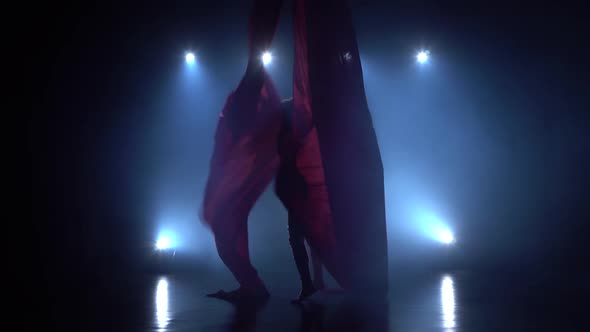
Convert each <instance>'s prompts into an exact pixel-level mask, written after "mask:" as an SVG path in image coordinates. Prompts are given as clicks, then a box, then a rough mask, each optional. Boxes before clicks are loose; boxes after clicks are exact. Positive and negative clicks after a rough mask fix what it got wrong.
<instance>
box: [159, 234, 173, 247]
mask: <svg viewBox="0 0 590 332" xmlns="http://www.w3.org/2000/svg"><path fill="white" fill-rule="evenodd" d="M171 247H172V241H170V238H169V237H166V236H163V237H161V238H159V239H158V241H156V249H158V250H166V249H170V248H171Z"/></svg>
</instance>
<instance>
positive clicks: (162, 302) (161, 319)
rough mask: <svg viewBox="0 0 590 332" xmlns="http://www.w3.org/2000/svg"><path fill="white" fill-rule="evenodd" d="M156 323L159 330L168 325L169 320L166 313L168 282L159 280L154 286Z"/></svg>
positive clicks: (163, 279)
mask: <svg viewBox="0 0 590 332" xmlns="http://www.w3.org/2000/svg"><path fill="white" fill-rule="evenodd" d="M155 302H156V303H155V304H156V323H157V324H158V327H159V328H160V330H162V329H164V328H165V327H166V326H167V325H168V321H169V320H170V317H169V311H168V280H166V278H160V280H159V281H158V285H157V286H156V299H155Z"/></svg>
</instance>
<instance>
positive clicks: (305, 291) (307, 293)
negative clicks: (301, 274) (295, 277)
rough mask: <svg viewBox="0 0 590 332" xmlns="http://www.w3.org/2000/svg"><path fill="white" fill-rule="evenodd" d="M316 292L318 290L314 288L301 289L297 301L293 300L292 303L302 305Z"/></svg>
mask: <svg viewBox="0 0 590 332" xmlns="http://www.w3.org/2000/svg"><path fill="white" fill-rule="evenodd" d="M316 291H317V290H316V288H315V287H314V286H308V287H303V288H302V289H301V292H299V296H298V297H297V298H296V299H293V300H291V303H294V304H298V303H301V302H303V301H305V300H306V299H307V298H308V297H310V296H312V295H313V294H314V293H315V292H316Z"/></svg>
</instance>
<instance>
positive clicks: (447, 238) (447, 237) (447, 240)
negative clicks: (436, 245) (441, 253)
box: [439, 229, 455, 244]
mask: <svg viewBox="0 0 590 332" xmlns="http://www.w3.org/2000/svg"><path fill="white" fill-rule="evenodd" d="M439 237H440V241H441V242H442V243H444V244H451V243H453V242H455V237H454V236H453V233H451V231H449V230H448V229H445V230H442V231H441V232H440V235H439Z"/></svg>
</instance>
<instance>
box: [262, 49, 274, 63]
mask: <svg viewBox="0 0 590 332" xmlns="http://www.w3.org/2000/svg"><path fill="white" fill-rule="evenodd" d="M271 62H272V54H271V53H270V52H269V51H266V52H264V53H262V64H263V65H265V66H268V65H269V64H270V63H271Z"/></svg>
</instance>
